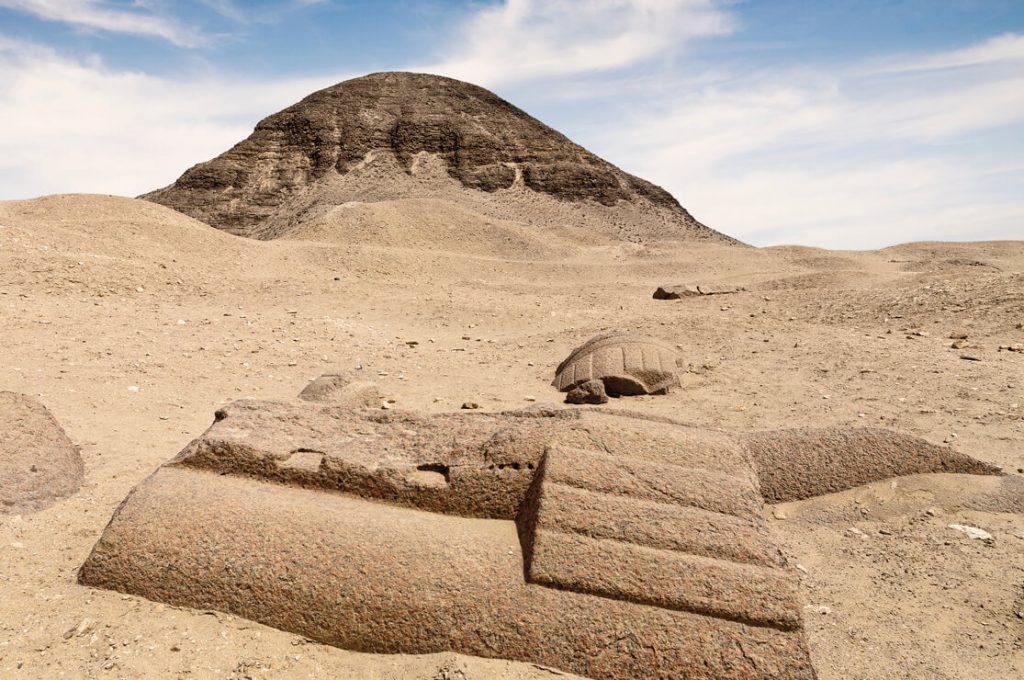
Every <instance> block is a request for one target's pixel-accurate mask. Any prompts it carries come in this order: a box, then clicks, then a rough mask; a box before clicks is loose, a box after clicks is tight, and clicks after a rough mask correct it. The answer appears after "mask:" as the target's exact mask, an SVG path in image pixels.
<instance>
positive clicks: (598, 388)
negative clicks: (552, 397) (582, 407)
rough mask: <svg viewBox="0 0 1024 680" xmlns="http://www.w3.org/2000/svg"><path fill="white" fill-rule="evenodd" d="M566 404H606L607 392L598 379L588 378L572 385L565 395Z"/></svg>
mask: <svg viewBox="0 0 1024 680" xmlns="http://www.w3.org/2000/svg"><path fill="white" fill-rule="evenodd" d="M565 403H567V404H607V403H608V393H607V392H606V391H605V389H604V383H603V382H601V381H600V380H588V381H586V382H582V383H580V384H579V385H576V386H575V387H573V388H572V389H571V390H569V392H568V393H567V394H566V395H565Z"/></svg>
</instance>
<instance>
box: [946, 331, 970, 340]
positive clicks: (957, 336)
mask: <svg viewBox="0 0 1024 680" xmlns="http://www.w3.org/2000/svg"><path fill="white" fill-rule="evenodd" d="M949 339H950V340H966V339H967V333H964V332H963V331H954V332H952V333H950V334H949Z"/></svg>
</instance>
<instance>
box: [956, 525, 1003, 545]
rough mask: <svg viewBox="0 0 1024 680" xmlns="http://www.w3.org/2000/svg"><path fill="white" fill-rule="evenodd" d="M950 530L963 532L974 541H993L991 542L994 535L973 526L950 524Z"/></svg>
mask: <svg viewBox="0 0 1024 680" xmlns="http://www.w3.org/2000/svg"><path fill="white" fill-rule="evenodd" d="M949 528H950V529H955V530H956V531H962V532H963V533H965V534H967V535H968V536H969V537H970V538H973V539H976V540H979V541H991V540H993V539H992V534H990V533H988V532H987V531H985V530H984V529H979V528H978V527H972V526H968V525H966V524H950V525H949Z"/></svg>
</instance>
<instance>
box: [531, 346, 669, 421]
mask: <svg viewBox="0 0 1024 680" xmlns="http://www.w3.org/2000/svg"><path fill="white" fill-rule="evenodd" d="M678 361H679V357H678V355H677V354H676V352H675V350H673V349H672V348H671V347H669V346H668V345H666V344H664V343H663V342H661V341H660V340H656V339H654V338H651V337H648V336H646V335H638V334H635V333H620V332H613V333H604V334H601V335H597V336H595V337H593V338H591V339H590V340H587V341H586V342H585V343H583V344H582V345H580V346H579V347H577V348H576V349H574V350H573V351H572V353H571V354H569V356H568V357H567V358H566V359H565V361H563V362H562V363H561V364H559V366H558V368H557V369H556V370H555V379H554V381H552V383H551V384H552V385H554V386H555V387H556V388H558V390H559V391H560V392H567V393H568V394H567V395H566V401H567V402H569V403H571V404H604V403H606V402H607V401H608V397H609V396H612V397H624V396H636V395H639V394H667V393H668V391H669V390H670V389H671V388H673V387H678V386H679V374H678V373H677V372H676V365H677V363H678Z"/></svg>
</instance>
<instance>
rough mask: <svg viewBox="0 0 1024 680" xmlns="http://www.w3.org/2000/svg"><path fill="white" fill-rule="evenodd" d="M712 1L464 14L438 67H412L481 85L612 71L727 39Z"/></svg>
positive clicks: (567, 1)
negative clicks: (698, 41) (706, 40)
mask: <svg viewBox="0 0 1024 680" xmlns="http://www.w3.org/2000/svg"><path fill="white" fill-rule="evenodd" d="M722 4H723V3H721V2H716V0H583V1H580V0H507V1H506V2H504V3H502V4H498V5H494V6H490V7H486V8H484V9H481V10H478V11H477V12H475V13H474V14H472V15H471V16H470V17H469V18H468V19H467V20H466V21H465V23H464V24H463V25H462V26H461V27H460V29H459V31H458V38H457V39H456V40H453V41H452V44H455V45H459V46H460V47H458V48H455V49H453V50H451V51H450V53H449V54H447V55H446V56H445V59H444V60H442V61H441V62H438V63H435V64H431V65H427V66H423V67H420V68H419V69H417V70H424V71H427V72H430V73H439V74H443V75H448V76H452V77H455V78H461V79H464V80H469V81H471V82H474V83H479V84H482V85H489V86H493V85H496V84H498V83H508V82H518V81H526V80H533V79H538V78H543V79H551V78H555V77H560V76H568V75H573V74H580V73H592V72H600V71H607V70H611V69H619V68H623V67H627V66H631V65H634V64H637V63H641V62H644V61H646V60H649V59H651V58H654V57H657V56H659V55H665V56H667V55H669V54H672V53H674V52H676V51H678V50H679V49H680V48H681V47H683V46H684V45H685V44H686V43H687V42H689V41H690V40H693V39H695V38H701V37H710V36H719V35H724V34H726V33H729V32H730V31H731V30H732V29H733V27H734V25H733V21H732V18H731V16H730V15H729V14H728V13H726V12H724V11H722V10H721V9H720V5H722Z"/></svg>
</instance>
